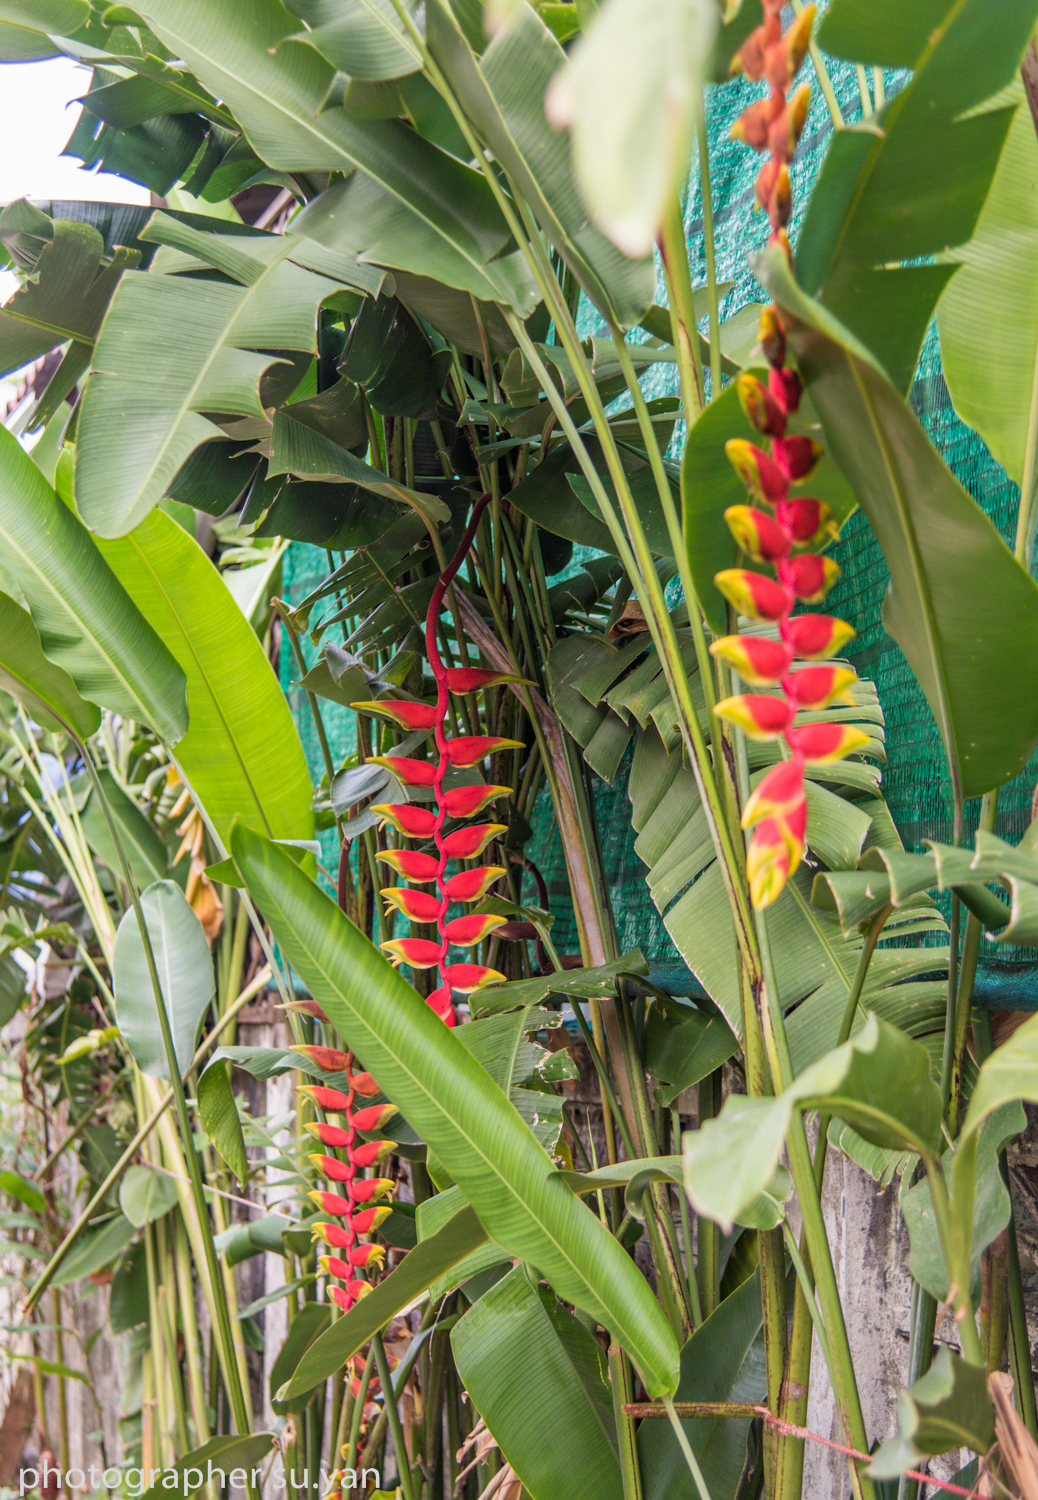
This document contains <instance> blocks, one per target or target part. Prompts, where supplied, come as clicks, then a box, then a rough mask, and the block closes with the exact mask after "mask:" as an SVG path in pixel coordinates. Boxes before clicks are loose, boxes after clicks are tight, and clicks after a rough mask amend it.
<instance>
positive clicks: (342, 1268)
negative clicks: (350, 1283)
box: [317, 1255, 350, 1281]
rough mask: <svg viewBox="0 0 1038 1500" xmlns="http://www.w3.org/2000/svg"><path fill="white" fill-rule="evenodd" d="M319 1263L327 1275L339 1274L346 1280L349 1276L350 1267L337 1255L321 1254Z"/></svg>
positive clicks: (318, 1258)
mask: <svg viewBox="0 0 1038 1500" xmlns="http://www.w3.org/2000/svg"><path fill="white" fill-rule="evenodd" d="M317 1264H318V1265H319V1266H320V1268H321V1270H322V1271H323V1272H324V1274H325V1275H326V1276H338V1277H340V1278H341V1279H342V1280H344V1281H345V1280H347V1279H348V1278H349V1275H350V1267H349V1266H348V1265H347V1263H346V1262H345V1261H344V1260H340V1259H339V1257H338V1256H337V1255H319V1256H318V1257H317Z"/></svg>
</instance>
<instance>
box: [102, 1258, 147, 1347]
mask: <svg viewBox="0 0 1038 1500" xmlns="http://www.w3.org/2000/svg"><path fill="white" fill-rule="evenodd" d="M150 1311H151V1309H150V1307H149V1304H148V1273H147V1263H146V1260H145V1246H144V1243H143V1242H142V1241H140V1240H138V1241H137V1243H136V1244H133V1245H131V1246H130V1247H129V1249H128V1250H127V1251H126V1254H125V1255H124V1256H123V1257H122V1259H121V1260H120V1262H119V1264H118V1265H117V1266H116V1268H115V1275H114V1276H113V1277H112V1285H111V1289H110V1291H109V1295H108V1326H109V1327H110V1328H111V1330H112V1332H113V1333H114V1334H120V1333H129V1331H130V1329H131V1328H139V1327H140V1326H141V1324H142V1323H146V1322H147V1321H148V1317H149V1315H150Z"/></svg>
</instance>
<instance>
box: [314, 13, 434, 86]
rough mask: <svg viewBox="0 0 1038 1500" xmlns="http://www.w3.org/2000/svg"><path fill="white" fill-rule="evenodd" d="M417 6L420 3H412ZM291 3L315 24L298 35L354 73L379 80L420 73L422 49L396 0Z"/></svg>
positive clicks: (337, 66)
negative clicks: (392, 1) (397, 10)
mask: <svg viewBox="0 0 1038 1500" xmlns="http://www.w3.org/2000/svg"><path fill="white" fill-rule="evenodd" d="M408 8H409V9H410V10H412V11H413V10H414V5H413V4H412V5H411V6H409V7H408ZM286 9H288V10H290V11H291V12H292V14H293V15H296V16H298V17H299V19H300V20H301V21H305V22H306V24H307V26H308V27H309V28H310V29H309V30H307V31H300V32H297V33H296V36H295V38H294V40H296V41H299V42H305V43H306V44H307V45H308V46H311V47H316V49H317V51H318V52H320V53H321V55H322V57H326V58H327V59H328V61H329V62H330V63H331V64H332V66H333V67H335V68H338V69H340V70H341V71H342V72H343V73H348V74H349V75H350V77H351V78H364V79H370V80H373V81H377V80H379V79H384V78H401V77H404V76H406V75H407V74H408V73H416V72H417V71H418V69H419V68H420V67H421V66H422V59H421V54H420V53H419V51H418V48H417V47H416V46H415V43H414V41H413V40H412V38H411V37H410V35H409V34H408V32H407V31H406V30H405V28H404V24H403V22H402V21H401V19H400V17H399V16H398V15H397V13H396V11H395V10H394V8H393V6H392V4H391V3H390V0H335V3H334V4H332V5H329V4H327V0H289V4H288V5H287V7H286Z"/></svg>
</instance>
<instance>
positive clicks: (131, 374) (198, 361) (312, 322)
mask: <svg viewBox="0 0 1038 1500" xmlns="http://www.w3.org/2000/svg"><path fill="white" fill-rule="evenodd" d="M141 238H142V239H146V240H147V241H149V242H150V243H154V244H158V245H160V246H163V247H164V249H162V250H160V251H159V253H158V255H157V256H156V257H155V260H154V261H153V263H152V266H151V269H150V270H149V271H147V272H135V273H134V274H133V275H126V276H124V277H123V279H122V281H121V282H120V284H119V287H118V289H117V291H116V294H115V297H114V298H113V299H112V305H111V307H110V308H109V311H108V316H107V317H106V319H105V324H104V328H103V329H102V332H101V337H100V338H99V340H98V344H97V350H96V353H95V358H94V363H95V371H94V375H93V377H92V378H91V380H90V381H89V382H88V383H87V389H86V393H85V395H84V397H83V410H82V413H81V416H80V422H79V431H78V439H77V459H76V504H77V506H78V508H79V511H80V513H81V515H82V516H83V518H84V520H85V521H86V522H87V524H88V525H89V526H90V528H91V529H92V530H93V531H95V532H97V533H98V534H99V535H101V536H105V537H115V536H122V535H123V534H124V533H125V532H127V531H129V530H130V529H131V528H132V527H133V526H135V525H136V524H137V522H138V521H140V520H141V519H142V518H143V517H144V516H146V515H147V514H148V512H149V511H150V510H151V508H152V507H153V506H154V505H155V504H156V502H157V501H158V500H160V499H161V498H162V496H163V495H164V494H165V493H166V491H167V489H169V487H170V485H171V484H172V483H173V480H174V478H175V476H176V474H177V471H178V469H179V468H180V467H181V465H182V464H183V463H184V461H185V460H186V459H187V458H188V457H189V455H190V454H191V453H192V452H193V451H194V449H195V448H197V447H198V446H199V445H200V444H201V443H204V442H205V441H206V440H207V439H210V438H215V437H219V436H220V428H219V427H218V426H217V425H216V423H215V422H214V421H213V420H212V419H211V416H210V415H208V414H210V413H214V412H221V413H228V414H231V415H238V416H242V417H246V416H254V417H259V418H262V417H263V415H264V412H263V407H262V405H261V403H260V397H259V385H260V380H261V377H262V376H263V375H264V374H265V373H266V372H267V370H268V369H269V368H270V366H271V365H276V363H277V355H276V354H272V353H270V352H268V351H270V350H283V351H293V350H298V351H300V352H301V353H309V354H312V353H315V352H316V347H317V311H318V308H319V307H320V304H321V303H322V302H323V301H324V300H325V299H326V298H328V297H331V296H334V295H335V294H336V293H337V292H340V291H341V290H342V287H343V284H344V283H345V284H347V285H351V286H357V287H360V288H365V289H367V290H371V291H375V290H377V289H378V285H379V282H380V281H381V277H380V276H379V275H378V273H377V272H373V271H372V270H371V269H370V268H365V267H360V266H358V265H356V263H355V262H351V261H350V259H349V258H348V257H346V256H340V257H336V256H333V255H328V254H326V255H324V256H321V255H319V254H318V255H317V260H318V262H319V263H320V266H321V269H322V271H323V272H324V274H318V272H317V271H316V270H314V269H311V264H312V262H313V260H314V254H313V253H312V252H313V251H314V250H315V249H316V247H309V250H308V247H307V243H306V242H305V241H302V240H300V239H299V238H298V237H297V236H295V235H291V234H288V235H273V234H272V235H264V236H262V237H258V236H256V235H242V236H238V235H235V234H228V233H215V234H211V233H206V232H205V231H203V230H199V229H196V228H194V227H193V226H192V225H191V224H187V223H185V222H183V221H182V220H177V219H174V218H171V217H170V216H169V215H168V214H157V215H156V216H155V218H154V219H153V220H152V222H151V224H149V226H148V228H147V229H146V230H144V231H143V233H142V235H141ZM205 267H211V268H212V269H214V270H216V271H220V272H221V273H222V277H221V279H220V280H209V279H205V280H198V279H195V278H194V277H184V276H182V275H177V274H174V273H176V272H183V271H185V270H196V269H200V268H205ZM333 278H334V279H333ZM159 327H166V328H171V329H172V328H175V329H176V335H177V336H176V338H175V339H173V340H171V342H170V344H169V346H168V349H167V350H166V353H165V356H164V358H163V359H162V360H161V361H158V360H156V358H155V349H154V345H153V343H152V339H151V337H150V334H149V330H152V329H154V328H159ZM203 413H206V415H203Z"/></svg>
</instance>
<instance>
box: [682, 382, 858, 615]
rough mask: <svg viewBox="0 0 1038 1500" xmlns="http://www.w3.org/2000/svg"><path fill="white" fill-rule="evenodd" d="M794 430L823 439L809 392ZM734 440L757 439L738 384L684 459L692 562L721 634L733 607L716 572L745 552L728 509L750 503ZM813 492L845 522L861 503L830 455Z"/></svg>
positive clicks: (702, 420)
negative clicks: (732, 455)
mask: <svg viewBox="0 0 1038 1500" xmlns="http://www.w3.org/2000/svg"><path fill="white" fill-rule="evenodd" d="M758 373H760V372H759V370H758ZM789 430H790V431H791V432H795V433H804V434H806V435H807V436H809V437H813V438H815V439H819V438H820V437H821V435H822V434H821V428H820V424H819V421H818V415H817V413H816V412H815V410H814V407H813V406H812V404H811V399H810V397H809V396H806V395H805V396H804V397H803V398H802V400H801V402H800V409H799V410H798V411H797V412H796V414H795V415H794V416H793V417H792V418H791V419H790V424H789ZM729 438H748V439H749V440H750V441H751V442H752V441H755V437H754V434H753V432H752V430H751V428H750V425H749V423H748V421H747V420H746V417H745V415H744V413H743V410H742V407H741V406H740V405H739V393H738V391H737V390H736V388H735V385H734V383H733V384H730V385H728V386H726V387H725V389H724V390H723V391H721V392H720V393H719V394H718V395H717V397H716V398H715V399H714V400H713V401H711V403H710V405H709V406H708V407H707V408H706V410H705V411H704V412H703V414H702V416H701V417H699V419H698V420H697V421H696V422H694V423H693V424H692V426H691V427H690V428H689V432H688V437H687V438H686V440H685V451H684V454H683V455H682V460H681V503H682V512H683V517H684V523H683V525H684V536H685V542H686V545H687V547H688V561H689V566H690V568H691V570H692V577H693V579H694V580H695V585H696V597H697V598H698V600H699V602H700V605H701V606H702V609H703V613H704V614H705V615H706V620H707V624H708V625H709V626H710V629H711V630H712V631H713V632H714V634H715V635H726V634H727V631H728V607H727V605H726V603H725V600H724V597H723V595H722V594H721V593H720V591H719V590H718V589H717V588H716V586H715V584H714V575H715V573H720V572H721V571H722V569H724V568H733V567H734V566H735V562H736V557H737V556H738V550H739V549H738V548H737V546H736V544H735V538H734V537H733V536H732V533H731V532H730V531H729V530H728V527H727V525H726V524H725V519H724V513H725V511H726V510H727V509H728V507H729V506H732V505H745V504H746V503H747V497H746V489H745V486H744V485H743V484H742V482H741V480H740V479H739V478H738V476H737V474H736V472H735V470H734V469H733V468H732V466H731V464H730V463H729V462H728V456H727V454H726V453H725V451H724V445H725V443H726V442H727V441H728V439H729ZM811 494H812V495H813V496H814V497H815V499H817V500H823V501H824V502H825V504H826V505H828V506H829V507H830V508H831V510H832V512H833V515H834V517H835V518H836V522H837V525H839V526H842V525H843V524H844V522H845V521H846V520H847V518H848V516H849V515H850V514H851V512H852V511H853V510H854V509H855V508H856V507H857V504H858V502H857V500H856V499H855V497H854V491H853V490H852V489H851V487H850V485H849V484H848V483H847V480H846V479H845V478H844V476H843V474H842V473H841V472H840V470H839V469H838V468H837V466H836V464H835V463H834V461H833V459H832V457H831V456H830V455H829V454H826V455H825V457H824V458H823V459H822V461H821V463H820V464H819V466H818V469H817V471H816V472H815V473H814V474H812V476H811ZM740 566H742V564H740Z"/></svg>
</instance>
